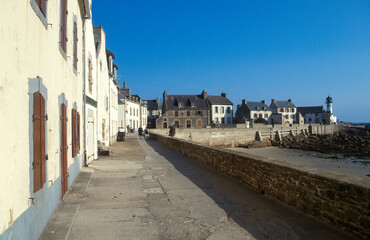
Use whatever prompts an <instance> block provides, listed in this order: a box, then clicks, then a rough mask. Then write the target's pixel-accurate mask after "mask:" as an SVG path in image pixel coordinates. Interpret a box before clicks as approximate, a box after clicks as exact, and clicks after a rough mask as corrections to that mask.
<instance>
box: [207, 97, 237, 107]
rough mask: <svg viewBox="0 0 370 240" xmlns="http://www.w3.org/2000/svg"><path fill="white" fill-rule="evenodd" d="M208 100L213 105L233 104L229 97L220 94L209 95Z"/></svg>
mask: <svg viewBox="0 0 370 240" xmlns="http://www.w3.org/2000/svg"><path fill="white" fill-rule="evenodd" d="M207 100H208V102H209V103H210V104H211V105H233V103H232V102H231V101H230V100H229V99H227V98H226V97H223V96H219V95H207Z"/></svg>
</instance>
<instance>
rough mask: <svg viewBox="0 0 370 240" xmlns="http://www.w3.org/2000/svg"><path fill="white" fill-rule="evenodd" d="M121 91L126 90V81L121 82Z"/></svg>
mask: <svg viewBox="0 0 370 240" xmlns="http://www.w3.org/2000/svg"><path fill="white" fill-rule="evenodd" d="M123 89H126V80H124V81H123Z"/></svg>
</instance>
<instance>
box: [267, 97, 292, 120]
mask: <svg viewBox="0 0 370 240" xmlns="http://www.w3.org/2000/svg"><path fill="white" fill-rule="evenodd" d="M270 109H271V111H272V114H271V122H272V123H274V124H293V123H295V122H296V113H297V107H296V106H295V105H294V104H293V102H292V99H288V100H287V101H285V100H275V99H271V104H270Z"/></svg>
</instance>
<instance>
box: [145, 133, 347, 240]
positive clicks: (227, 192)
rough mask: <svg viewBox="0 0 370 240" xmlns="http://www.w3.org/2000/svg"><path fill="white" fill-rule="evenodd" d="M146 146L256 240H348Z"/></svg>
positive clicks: (209, 171) (174, 154)
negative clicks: (167, 162)
mask: <svg viewBox="0 0 370 240" xmlns="http://www.w3.org/2000/svg"><path fill="white" fill-rule="evenodd" d="M147 144H148V145H149V146H150V147H151V148H152V149H153V150H154V151H156V152H157V153H158V154H160V155H161V156H162V157H164V158H165V159H166V160H167V161H169V162H170V163H171V164H172V165H173V166H174V167H175V169H176V170H177V171H179V172H180V173H181V174H182V175H183V176H185V177H186V178H187V179H189V180H190V181H191V182H192V183H194V184H195V185H196V186H197V187H199V188H200V189H201V190H202V191H203V192H204V193H205V194H206V195H207V196H208V197H210V198H211V199H212V200H213V201H214V202H215V203H216V204H217V205H218V206H219V207H220V208H222V209H223V210H224V211H225V212H226V213H227V217H228V219H230V220H231V221H234V222H235V223H237V224H238V225H239V226H240V227H242V228H243V229H245V230H246V231H247V232H248V233H249V234H251V235H252V236H253V237H254V238H256V239H325V240H326V239H351V237H350V236H348V235H347V234H345V233H343V232H340V231H338V230H336V229H334V228H332V227H331V226H328V225H326V224H325V223H321V222H317V220H316V219H314V218H313V217H311V216H308V215H305V214H303V213H302V212H299V211H298V210H296V209H293V208H292V207H290V206H288V205H285V204H284V203H281V202H279V201H278V200H276V199H272V198H270V197H267V196H264V195H261V194H260V193H259V192H257V191H256V190H254V189H252V188H251V187H249V186H245V185H242V184H240V183H239V182H237V181H235V180H233V179H231V178H229V177H227V176H224V175H223V174H221V173H219V172H217V171H215V170H214V169H211V168H208V167H206V166H204V165H202V164H200V163H198V162H196V161H195V160H193V159H190V158H188V157H185V156H183V155H181V154H180V153H178V152H175V151H174V150H171V149H168V148H166V147H165V146H164V145H162V144H161V143H159V142H157V141H156V140H153V139H149V140H147Z"/></svg>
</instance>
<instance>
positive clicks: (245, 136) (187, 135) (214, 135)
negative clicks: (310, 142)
mask: <svg viewBox="0 0 370 240" xmlns="http://www.w3.org/2000/svg"><path fill="white" fill-rule="evenodd" d="M340 127H341V126H339V125H319V124H317V125H316V124H313V125H308V124H305V125H296V124H294V125H292V126H283V125H275V127H274V128H272V127H271V125H262V124H261V125H259V124H255V125H254V127H253V128H202V129H192V128H177V129H176V134H175V136H174V137H175V138H178V139H183V140H190V141H192V142H197V143H202V144H205V145H208V146H222V147H236V146H239V145H241V144H246V143H248V142H251V141H254V140H256V137H257V135H260V136H261V138H262V139H261V140H263V139H266V138H270V139H276V138H277V135H279V136H280V137H282V136H286V135H290V134H293V135H297V134H301V133H303V134H333V133H334V132H336V131H338V130H339V129H340ZM151 132H152V133H157V134H160V135H166V136H168V135H169V129H152V130H151Z"/></svg>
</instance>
